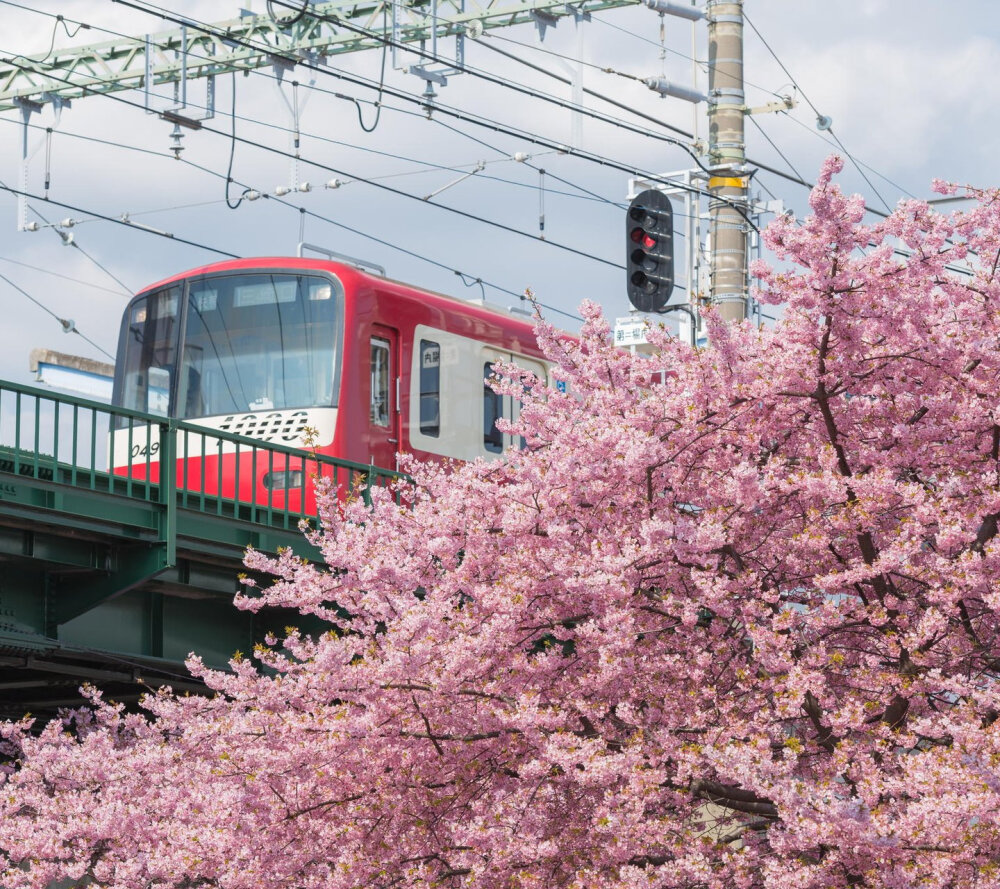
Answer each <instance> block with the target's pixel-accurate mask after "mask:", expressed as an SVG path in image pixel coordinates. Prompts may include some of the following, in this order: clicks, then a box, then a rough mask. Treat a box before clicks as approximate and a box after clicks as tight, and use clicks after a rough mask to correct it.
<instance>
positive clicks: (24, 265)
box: [0, 256, 122, 296]
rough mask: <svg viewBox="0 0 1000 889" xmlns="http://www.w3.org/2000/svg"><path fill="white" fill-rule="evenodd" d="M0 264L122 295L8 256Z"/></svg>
mask: <svg viewBox="0 0 1000 889" xmlns="http://www.w3.org/2000/svg"><path fill="white" fill-rule="evenodd" d="M0 262H8V263H10V264H11V265H19V266H21V267H22V268H26V269H31V270H32V271H33V272H41V273H42V274H43V275H51V276H52V277H53V278H61V279H62V280H63V281H72V282H73V283H74V284H79V285H81V286H82V287H93V288H94V290H103V291H104V292H105V293H113V294H114V295H115V296H121V295H122V294H121V292H120V291H118V290H112V289H111V288H110V287H102V286H101V285H100V284H94V283H92V282H90V281H84V280H83V279H82V278H73V277H70V276H69V275H62V274H60V273H59V272H54V271H52V269H45V268H42V267H41V266H39V265H31V264H30V263H27V262H21V261H20V260H17V259H11V258H10V257H9V256H0Z"/></svg>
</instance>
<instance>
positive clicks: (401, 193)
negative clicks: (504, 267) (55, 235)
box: [8, 62, 624, 269]
mask: <svg viewBox="0 0 1000 889" xmlns="http://www.w3.org/2000/svg"><path fill="white" fill-rule="evenodd" d="M10 64H13V65H15V66H17V63H16V62H11V63H10ZM101 95H102V96H104V98H107V99H111V100H113V101H115V102H119V103H122V104H125V105H130V106H132V107H135V108H142V107H143V106H142V105H140V104H139V103H138V102H132V101H130V100H128V99H125V98H124V97H122V96H116V95H113V94H109V93H102V94H101ZM200 132H205V133H212V134H214V135H216V136H223V137H225V138H232V139H235V140H236V141H237V142H240V143H242V144H248V145H254V146H256V147H258V148H261V149H262V150H264V151H267V152H270V153H272V154H275V155H278V156H281V157H286V158H288V159H295V158H296V156H295V155H294V154H293V153H292V152H289V151H285V150H282V149H280V148H275V147H274V146H269V145H264V144H262V143H260V142H256V141H254V140H252V139H247V138H246V137H244V136H237V135H231V134H228V133H224V132H223V131H222V130H218V129H214V128H213V127H209V126H206V125H204V124H202V126H201V128H200ZM551 147H558V146H557V145H556V144H555V143H552V144H551ZM309 163H310V164H311V165H312V166H313V167H316V168H317V169H321V170H326V171H327V172H330V173H334V174H336V175H338V176H347V177H349V178H352V179H355V180H357V181H360V182H365V183H366V184H368V185H370V186H372V187H374V188H378V189H381V190H383V191H386V192H389V193H391V194H395V195H397V196H400V197H405V198H408V199H411V200H416V201H420V203H421V204H423V205H425V206H432V207H437V208H439V209H441V210H445V211H447V212H449V213H452V214H455V215H457V216H460V217H462V218H465V219H472V220H475V221H478V222H482V223H484V224H486V225H490V226H493V227H495V228H498V229H500V230H502V231H506V232H509V233H511V234H515V235H518V236H521V237H525V238H530V239H531V240H534V241H539V240H540V239H539V238H537V237H536V236H534V235H531V234H528V233H527V232H525V231H523V230H522V229H519V228H515V227H514V226H510V225H506V224H505V223H502V222H497V221H496V220H491V219H487V218H485V217H483V216H479V215H478V214H476V213H471V212H469V211H467V210H462V209H460V208H458V207H452V206H449V205H448V204H441V203H437V202H428V201H424V200H423V198H422V197H420V196H419V195H415V194H411V193H410V192H407V191H403V190H402V189H398V188H393V187H392V186H390V185H386V184H385V183H383V182H375V181H373V180H371V179H368V178H367V177H364V176H360V175H357V174H355V173H351V172H348V171H346V170H344V169H342V168H339V167H333V166H331V165H329V164H324V163H320V162H319V161H309ZM8 190H10V189H8ZM543 243H545V244H548V245H550V246H552V247H555V248H557V249H559V250H563V251H566V252H568V253H572V254H574V255H576V256H581V257H585V258H587V259H589V260H591V261H592V262H597V263H601V264H604V265H608V266H611V267H613V268H619V269H623V268H624V266H623V265H622V264H621V263H618V262H614V261H612V260H610V259H604V258H603V257H600V256H595V255H594V254H593V253H592V252H587V251H585V250H578V249H577V248H575V247H571V246H569V245H568V244H562V243H560V242H558V241H552V240H548V239H546V240H545V241H544V242H543Z"/></svg>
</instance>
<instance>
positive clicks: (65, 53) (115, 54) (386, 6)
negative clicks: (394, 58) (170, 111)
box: [0, 0, 639, 111]
mask: <svg viewBox="0 0 1000 889" xmlns="http://www.w3.org/2000/svg"><path fill="white" fill-rule="evenodd" d="M638 2H639V0H581V2H580V3H567V2H565V0H528V2H525V0H418V2H388V3H387V2H383V0H376V2H363V3H352V2H344V0H334V2H329V3H314V4H311V5H309V6H308V8H307V9H306V11H305V13H304V14H303V15H302V16H301V18H299V19H298V20H297V21H294V22H293V21H290V20H291V19H292V18H294V15H288V16H285V18H286V20H287V21H288V23H287V24H284V23H282V16H280V15H279V16H278V17H277V21H275V20H273V19H272V18H271V17H270V16H269V15H264V14H257V15H254V14H245V15H243V16H242V17H240V18H237V19H232V20H230V21H225V22H217V23H214V24H204V23H201V22H196V21H194V20H187V21H185V20H184V19H183V18H182V17H178V19H177V21H178V23H179V25H180V27H178V28H177V29H175V30H172V31H165V32H161V33H158V34H151V35H147V36H145V37H136V38H132V37H127V38H121V39H118V40H111V41H108V42H106V43H95V44H91V45H89V46H82V47H77V48H74V49H68V50H57V51H55V52H53V53H51V54H50V55H48V56H41V55H38V56H34V57H31V56H28V57H24V56H16V57H14V58H7V59H3V60H0V111H9V110H12V109H15V108H21V109H23V108H24V106H25V103H27V102H31V103H34V104H35V105H38V104H45V103H47V102H52V101H55V100H56V99H61V100H63V101H66V100H72V99H78V98H82V97H84V96H90V95H98V94H103V93H112V92H118V91H122V90H134V89H146V90H147V91H148V90H149V89H151V88H152V87H156V86H160V85H164V84H177V83H186V81H187V80H188V79H193V78H199V77H213V76H215V75H218V74H228V73H232V72H237V71H249V70H253V69H256V68H263V67H268V66H272V65H275V64H276V63H277V64H282V63H283V64H285V65H287V64H289V63H295V62H297V61H302V60H306V59H310V58H312V59H316V58H318V57H323V56H330V55H336V54H339V53H348V52H356V51H358V50H363V49H371V48H374V47H381V46H383V45H385V43H386V41H390V42H395V43H401V44H409V43H421V42H423V43H425V44H429V45H428V51H429V52H430V53H431V54H432V57H433V54H434V52H435V51H436V42H437V40H438V39H439V38H441V37H451V36H454V37H456V38H458V39H459V41H461V40H462V39H464V37H465V36H470V37H475V36H478V35H479V34H480V33H482V31H483V30H484V29H491V28H503V27H508V26H510V25H517V24H523V23H532V22H533V23H535V24H536V25H537V26H538V28H539V32H540V34H544V29H545V27H547V26H550V25H554V24H556V22H558V20H559V19H561V18H565V17H573V18H576V19H579V18H581V17H588V16H589V14H590V13H591V12H597V11H600V10H604V9H612V8H615V7H621V6H634V5H636V4H637V3H638ZM131 5H134V6H137V7H140V8H141V7H142V5H143V4H142V3H141V2H137V3H135V4H131ZM281 7H282V13H284V12H285V11H286V10H288V9H289V7H288V6H286V4H284V3H282V4H281ZM149 11H150V12H151V13H155V14H157V15H160V14H161V13H162V10H161V9H159V8H157V7H153V6H150V7H149ZM459 45H461V44H459ZM432 48H433V49H432ZM456 50H457V51H456V56H460V54H461V50H460V49H459V48H456Z"/></svg>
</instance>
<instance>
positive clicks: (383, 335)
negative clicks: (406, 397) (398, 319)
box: [368, 324, 401, 469]
mask: <svg viewBox="0 0 1000 889" xmlns="http://www.w3.org/2000/svg"><path fill="white" fill-rule="evenodd" d="M369 355H370V358H369V371H370V373H369V376H370V380H371V388H370V394H369V409H368V416H369V432H368V440H369V445H370V451H371V453H370V454H369V460H370V461H371V462H372V463H373V464H374V465H375V466H378V467H381V468H383V469H397V468H398V459H397V454H398V452H399V432H400V422H401V415H400V409H399V408H400V405H399V332H398V331H397V330H396V329H395V328H392V327H386V326H384V325H382V324H374V325H372V334H371V342H370V344H369Z"/></svg>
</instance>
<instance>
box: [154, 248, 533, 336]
mask: <svg viewBox="0 0 1000 889" xmlns="http://www.w3.org/2000/svg"><path fill="white" fill-rule="evenodd" d="M261 269H280V270H298V269H311V270H314V271H323V272H330V273H331V274H335V275H337V277H338V278H340V279H341V280H342V281H343V282H344V283H345V284H353V285H355V286H357V285H362V286H364V285H368V286H382V287H384V286H385V285H389V287H390V289H392V290H395V291H397V292H399V293H403V292H408V293H410V294H417V295H420V296H424V297H427V298H429V299H430V300H431V301H437V300H445V301H447V302H448V303H449V304H453V305H458V306H462V307H463V308H464V309H470V308H473V309H479V310H480V311H484V312H488V313H490V314H493V315H499V316H501V317H502V318H505V319H508V320H510V321H514V322H517V323H520V324H527V325H529V326H530V325H533V319H532V318H531V316H530V314H529V313H528V312H527V311H526V310H525V311H521V310H518V309H515V308H513V307H504V306H500V305H497V304H495V303H490V302H487V301H486V300H485V299H462V298H460V297H457V296H452V295H450V294H447V293H439V292H437V291H434V290H427V289H425V288H423V287H419V286H417V285H415V284H410V283H408V282H406V281H399V280H396V279H394V278H389V277H387V276H383V275H377V274H372V273H371V272H367V271H365V270H364V269H363V268H360V267H358V266H356V265H352V264H350V263H348V262H341V261H337V260H331V259H321V258H317V257H312V256H252V257H243V258H240V259H227V260H223V261H221V262H213V263H209V264H208V265H203V266H198V267H196V268H193V269H188V270H187V271H184V272H179V273H178V274H176V275H171V276H170V277H169V278H164V279H163V280H162V281H157V282H156V283H155V284H150V285H149V286H147V287H143V288H142V289H141V290H139V291H137V294H136V295H141V294H143V293H149V292H151V291H153V290H159V289H161V288H163V287H167V286H169V285H170V284H174V283H176V282H177V281H182V280H185V279H187V278H196V277H199V276H201V275H215V274H220V273H223V272H237V271H251V270H261Z"/></svg>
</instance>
